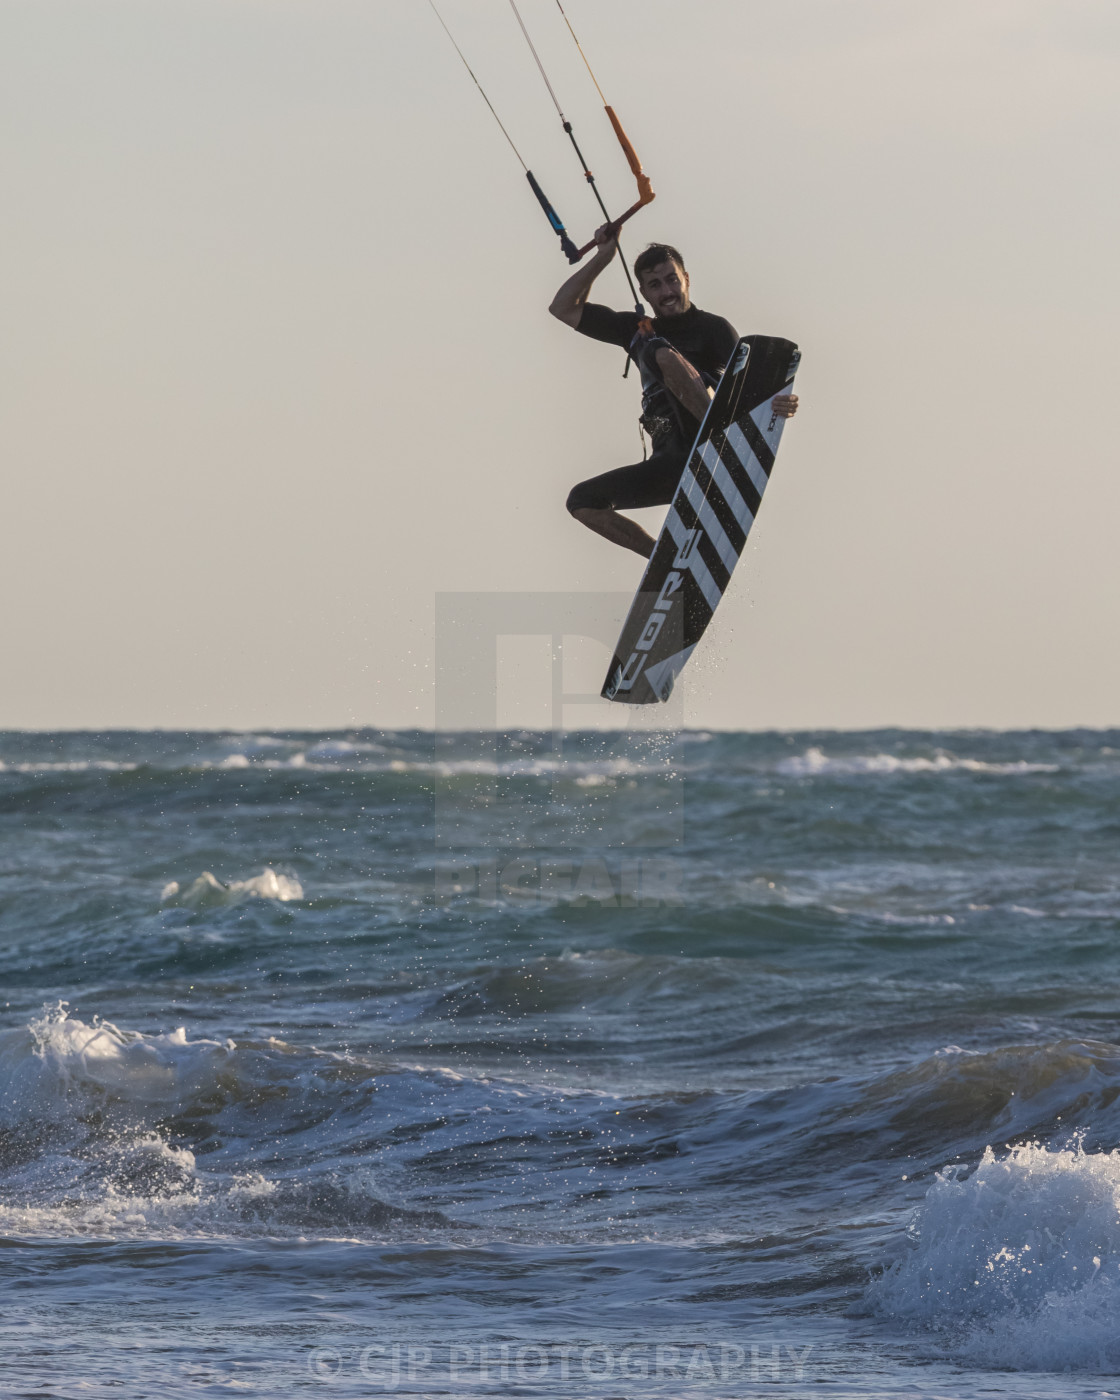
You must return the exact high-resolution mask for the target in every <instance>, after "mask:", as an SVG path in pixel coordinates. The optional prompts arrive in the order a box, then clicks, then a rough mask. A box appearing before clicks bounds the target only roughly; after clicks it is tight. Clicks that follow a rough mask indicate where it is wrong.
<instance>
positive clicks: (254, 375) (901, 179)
mask: <svg viewBox="0 0 1120 1400" xmlns="http://www.w3.org/2000/svg"><path fill="white" fill-rule="evenodd" d="M565 8H566V10H567V13H568V16H569V18H570V19H571V21H572V24H573V26H574V27H575V29H576V32H577V33H578V34H579V36H580V39H581V41H582V42H583V45H584V48H585V49H586V50H587V53H588V55H589V57H590V58H591V61H592V64H593V65H594V67H595V70H596V75H597V77H598V78H599V81H600V83H601V84H602V86H603V89H604V91H605V93H606V96H607V98H608V100H610V101H611V102H612V104H613V106H614V107H615V108H616V110H617V111H618V113H619V116H620V118H621V119H622V121H623V123H624V124H625V126H626V127H627V130H628V131H629V134H630V136H631V138H632V140H633V141H634V144H635V146H636V147H637V149H638V152H639V154H640V155H641V157H642V159H643V161H644V163H645V167H646V169H647V171H648V172H649V174H650V175H651V177H652V179H653V183H654V188H655V189H656V191H657V200H656V202H655V203H654V204H653V205H652V206H650V208H648V209H646V210H644V211H643V212H642V214H641V215H640V216H638V218H636V219H635V220H634V221H633V223H632V225H631V226H630V227H629V228H628V229H627V232H626V237H625V238H624V249H626V250H627V251H628V252H629V256H630V258H631V260H632V259H633V257H634V256H635V255H636V253H637V252H638V251H640V249H641V247H642V246H643V245H644V243H645V242H646V241H652V240H665V241H668V242H671V243H674V244H676V245H677V246H678V247H680V248H681V249H682V251H683V253H684V256H685V259H686V261H687V263H688V267H689V271H690V273H691V276H692V295H693V299H694V301H695V303H696V304H697V305H698V306H701V307H702V308H704V309H705V310H710V311H714V312H717V313H719V314H721V315H723V316H726V317H727V318H728V319H729V320H731V321H732V323H733V324H734V325H735V326H736V327H737V328H738V329H739V330H740V332H743V333H747V332H752V331H753V332H761V333H764V334H771V335H781V336H785V337H787V338H789V339H792V340H796V341H797V342H798V343H799V344H800V346H801V348H802V353H803V361H802V369H801V372H800V374H799V376H798V385H797V387H798V391H799V394H800V397H801V403H802V408H801V412H800V413H799V415H798V417H797V419H796V420H795V421H794V422H793V423H792V424H791V425H790V426H789V427H788V428H787V430H786V434H785V438H784V441H783V445H782V450H781V453H780V455H779V458H778V462H777V466H776V469H775V474H774V479H773V482H772V484H771V487H770V489H769V490H768V492H767V496H766V504H765V509H764V510H763V511H762V513H761V515H760V517H759V522H758V524H757V526H756V528H755V530H754V532H753V534H752V536H751V540H750V542H749V545H748V548H747V550H746V552H745V554H744V558H743V560H742V562H741V563H740V566H739V569H738V571H737V573H736V575H735V578H734V580H733V583H732V586H731V588H730V589H729V590H728V593H727V595H726V597H725V599H724V601H723V604H722V605H721V608H720V610H719V613H718V614H717V616H716V619H715V621H714V623H713V626H712V628H711V629H710V630H709V632H708V634H707V636H706V637H705V639H704V641H703V643H702V644H701V650H700V651H698V653H697V656H696V658H695V659H694V662H693V663H692V664H691V665H690V667H689V668H688V670H687V671H686V673H685V675H684V677H683V678H682V680H681V682H680V687H681V691H682V693H681V695H680V697H679V710H678V715H679V718H680V719H681V720H683V722H685V723H687V724H689V725H693V726H698V727H707V728H717V727H718V728H735V729H740V728H741V729H764V728H780V729H799V728H823V727H843V728H852V727H856V728H862V727H872V726H881V725H903V726H916V727H933V728H954V727H964V726H970V727H971V726H982V727H994V728H1006V727H1015V728H1018V727H1029V726H1041V727H1058V726H1063V727H1064V726H1073V725H1091V726H1108V725H1118V724H1120V648H1118V646H1117V636H1118V633H1120V625H1118V624H1120V588H1118V583H1120V550H1118V549H1117V546H1116V533H1117V527H1116V521H1117V518H1118V516H1120V472H1118V470H1117V468H1118V465H1120V462H1118V457H1120V454H1118V452H1117V448H1116V446H1115V426H1114V400H1115V389H1114V385H1115V382H1116V379H1117V371H1118V369H1120V351H1118V349H1117V324H1118V321H1120V315H1118V313H1120V295H1118V292H1120V259H1118V258H1117V256H1116V249H1117V247H1118V246H1120V217H1118V216H1120V192H1118V190H1120V186H1118V181H1117V171H1116V157H1115V150H1116V143H1117V136H1118V134H1120V133H1118V127H1120V7H1117V5H1116V4H1115V0H938V3H937V4H936V5H929V4H927V3H919V0H798V3H797V4H796V5H791V4H789V3H778V0H693V3H690V4H688V5H682V4H681V3H680V0H566V4H565ZM441 10H442V12H443V14H444V17H445V19H446V20H447V23H448V25H449V26H450V27H451V29H452V31H453V32H454V34H455V36H456V38H457V39H458V41H459V44H460V45H461V47H462V48H463V49H464V51H465V52H466V54H467V57H468V58H469V60H470V61H471V64H472V66H473V67H474V69H475V72H476V73H477V74H478V76H479V78H480V80H481V81H482V83H483V84H484V86H485V87H486V88H487V91H488V93H489V95H490V97H491V100H492V101H493V102H494V105H495V107H496V108H497V109H498V111H499V113H500V114H501V115H502V117H503V120H504V121H505V123H506V125H507V127H508V128H509V129H510V132H511V135H512V136H513V137H514V140H515V141H516V142H517V144H518V146H519V148H520V149H521V150H522V153H523V154H524V155H525V157H526V159H527V160H528V161H529V164H530V165H531V166H532V168H533V169H534V172H535V173H536V175H537V176H538V178H539V179H540V180H541V182H542V184H543V185H544V187H545V189H546V190H547V191H548V193H549V195H550V197H551V198H552V200H553V202H554V203H555V204H556V206H557V208H558V209H559V210H560V212H561V214H562V215H563V216H564V218H565V221H566V222H567V224H568V226H569V228H570V229H571V231H572V232H573V234H574V236H575V237H576V238H577V239H578V240H581V241H582V240H583V239H586V238H587V237H589V236H590V233H591V231H592V229H593V227H594V225H595V224H596V222H598V220H597V218H596V209H595V206H594V204H593V202H592V201H591V198H590V196H589V193H588V191H587V190H586V188H585V185H584V182H583V179H582V176H581V174H580V171H579V169H578V167H577V166H576V163H575V160H574V157H573V156H572V154H571V151H570V149H569V148H568V146H567V142H566V140H565V138H564V135H563V132H562V131H561V130H560V128H559V123H558V121H557V118H556V114H555V111H554V109H553V108H552V106H551V103H550V101H549V98H548V94H547V92H546V91H545V89H544V86H543V84H542V83H541V81H540V77H539V75H538V73H537V71H536V69H535V67H534V66H533V63H532V59H531V56H530V55H529V53H528V50H527V49H526V48H525V45H524V41H523V40H522V38H521V35H520V31H519V30H518V28H517V25H516V21H515V19H514V17H513V15H512V12H511V10H510V8H509V6H508V4H507V3H506V0H442V4H441ZM522 12H523V14H524V17H525V20H526V23H527V24H528V25H529V26H530V28H531V30H532V32H533V34H534V37H535V39H536V40H537V43H538V47H539V49H540V51H541V54H542V57H543V58H544V60H545V62H546V64H547V66H548V69H549V73H550V76H551V77H552V80H553V83H554V86H555V87H556V88H557V91H558V93H559V94H560V97H561V100H562V102H563V103H564V105H565V110H566V112H567V114H568V116H569V117H570V118H571V119H572V121H573V122H574V124H575V127H576V131H577V134H578V135H579V137H580V140H581V145H582V146H583V148H584V150H585V153H586V154H587V156H588V158H589V160H590V162H591V164H592V167H593V169H595V171H596V174H597V176H598V178H599V182H600V185H601V187H602V188H603V191H604V194H605V196H606V197H607V199H608V202H609V203H610V204H611V206H612V207H613V208H618V207H621V206H623V205H624V204H628V203H630V202H631V200H632V199H633V197H634V196H633V183H632V179H631V177H630V175H629V172H628V170H627V168H626V166H625V163H624V161H623V159H622V156H621V153H620V151H619V149H618V147H617V145H616V144H615V143H614V139H613V136H612V135H611V132H610V129H609V127H608V125H607V123H606V120H605V118H604V116H603V113H602V109H601V107H600V105H599V102H598V98H597V95H596V93H595V90H594V88H593V87H592V85H591V82H590V80H589V78H588V76H587V74H586V71H585V70H584V69H583V67H582V64H581V62H580V59H579V55H578V53H576V51H575V49H574V46H573V45H572V44H571V41H570V39H569V38H568V36H567V31H566V30H565V29H564V27H563V21H562V19H561V16H560V14H559V11H558V8H557V6H556V5H555V3H554V0H522ZM0 179H2V181H3V188H4V191H5V200H4V205H5V207H4V213H3V215H2V218H0V264H2V269H3V275H2V277H0V317H2V323H3V331H4V333H3V336H2V337H0V356H2V364H0V452H2V457H3V462H4V490H3V523H4V529H3V548H2V550H0V587H2V590H3V597H4V599H5V603H6V606H5V607H4V608H3V609H2V610H0V658H2V660H0V666H2V671H0V675H2V684H0V728H40V729H47V728H107V727H138V728H150V727H160V728H188V727H200V728H218V727H231V728H338V727H343V726H358V725H371V726H382V727H395V726H429V725H431V724H432V723H433V722H434V720H435V717H436V707H437V704H438V706H439V709H440V715H441V723H452V724H453V723H454V722H455V721H456V717H457V716H458V718H459V719H461V720H462V722H464V723H468V722H474V720H473V719H472V717H477V714H478V707H477V705H476V704H474V702H473V701H472V700H471V699H470V697H469V696H467V692H468V691H469V690H470V689H471V687H472V686H475V685H476V683H478V677H477V675H473V674H472V676H471V677H461V676H458V675H457V673H456V671H455V667H456V666H460V665H464V664H467V663H465V662H463V660H462V651H463V649H462V648H461V647H459V648H452V651H454V657H450V656H449V654H448V651H447V647H446V645H445V646H444V648H443V650H444V657H443V660H442V662H441V657H440V655H439V650H440V648H439V647H438V646H437V644H436V630H435V617H436V613H437V607H438V608H444V609H445V610H446V609H449V610H450V611H449V612H446V613H445V615H446V616H461V615H463V614H462V610H463V609H464V608H465V609H467V613H468V614H469V613H470V610H471V608H474V609H475V613H476V614H477V617H481V618H483V620H484V621H485V618H492V619H497V621H496V622H495V623H494V625H495V626H496V627H497V628H498V631H499V632H500V631H501V627H502V626H503V625H505V624H502V622H501V618H502V617H503V616H505V615H506V612H507V611H508V612H509V613H510V615H513V614H514V613H516V614H517V615H518V616H519V617H522V615H523V614H524V612H525V608H526V607H527V606H529V605H530V604H532V601H533V597H534V596H537V595H539V597H540V607H541V611H540V616H541V618H542V622H541V624H540V629H539V631H540V635H538V634H537V633H536V632H534V631H533V630H532V629H533V628H534V627H535V625H536V624H535V623H534V622H533V616H535V614H531V615H530V616H529V620H528V621H527V622H526V621H525V620H524V618H523V617H522V621H521V622H519V623H518V624H517V626H516V627H514V626H513V625H512V624H511V627H510V635H509V636H502V637H499V639H498V645H497V655H498V658H499V665H500V667H501V668H502V670H501V675H500V677H499V685H498V691H499V701H498V703H499V706H500V715H499V719H500V721H501V722H502V723H503V724H515V723H523V724H537V723H542V724H548V723H550V722H551V721H552V720H553V719H555V718H556V716H555V715H554V714H553V712H552V711H551V710H550V709H549V705H550V696H551V690H550V689H549V686H550V681H549V679H548V678H549V676H550V674H551V672H550V671H549V669H548V668H549V662H550V643H549V642H548V640H547V639H544V640H542V637H543V634H547V633H549V632H550V630H551V629H553V628H554V626H555V625H559V624H555V621H554V620H555V616H556V615H557V614H556V600H555V599H554V600H553V602H549V601H548V600H547V599H546V598H545V596H544V595H550V594H551V595H558V596H559V598H560V600H561V602H562V601H563V599H564V598H565V597H567V598H568V601H569V603H570V605H571V609H572V616H573V617H575V616H576V615H577V614H580V615H583V614H588V615H590V613H594V615H595V617H596V618H597V619H598V621H597V622H596V623H595V628H597V629H598V633H597V636H596V637H593V638H588V637H584V638H583V639H582V640H581V639H578V638H577V637H576V636H575V635H574V634H573V637H572V639H571V641H570V645H569V646H568V648H567V651H566V656H567V657H568V661H567V663H566V666H565V674H564V680H563V686H564V689H565V690H567V691H569V692H572V691H587V690H592V691H596V690H597V689H598V686H599V684H600V683H601V679H602V673H605V670H606V662H607V660H608V659H609V653H610V646H609V640H611V634H612V633H613V631H615V630H616V629H617V627H618V626H619V625H620V624H621V621H622V616H623V614H624V611H625V600H626V598H627V596H628V595H629V594H631V593H632V591H633V589H634V588H635V587H636V585H637V582H638V579H639V577H640V573H641V561H640V559H638V558H637V556H635V555H632V554H629V553H627V552H625V551H622V550H619V549H615V548H612V547H611V546H610V545H608V544H607V543H606V542H605V541H603V540H601V539H599V538H597V537H595V536H593V535H592V534H591V533H590V532H589V531H587V530H585V529H583V528H582V527H581V526H579V525H578V524H577V523H576V522H574V521H573V520H572V519H571V518H570V517H569V516H568V515H567V513H566V512H565V510H564V499H565V496H566V494H567V492H568V489H569V488H570V486H571V485H573V484H574V483H575V482H576V481H579V480H581V479H583V478H585V477H588V476H591V475H595V474H597V473H598V472H600V471H605V470H608V469H610V468H612V467H614V466H619V465H623V464H626V463H629V462H633V461H635V460H637V459H638V458H639V456H640V448H639V445H638V434H637V430H636V415H637V409H638V403H637V399H638V391H637V385H636V383H635V382H634V377H633V376H631V377H630V378H629V379H626V380H624V379H623V378H622V376H621V369H622V365H621V356H620V354H619V352H617V351H616V350H613V349H611V348H610V347H606V346H602V345H598V344H595V343H593V342H591V341H588V340H587V339H586V338H583V337H579V336H577V335H574V334H573V333H572V332H571V331H570V330H569V329H568V328H567V327H565V326H563V325H561V324H560V323H559V322H557V321H555V320H553V319H552V318H551V317H549V316H548V314H547V306H548V303H549V301H550V299H551V297H552V294H553V292H554V291H555V289H556V287H557V286H558V285H559V284H560V282H561V281H562V280H563V279H564V277H565V276H566V275H567V273H568V267H567V264H566V263H565V261H564V259H563V258H562V256H561V254H560V252H559V248H558V245H557V241H556V239H555V237H554V235H552V234H551V232H550V231H549V229H548V226H547V224H546V223H545V221H544V219H543V217H542V215H541V213H540V210H539V208H538V207H537V205H536V203H535V201H534V200H533V198H532V195H531V193H530V192H529V190H528V188H527V186H526V182H525V180H524V177H523V175H522V172H521V170H520V167H519V166H518V164H517V162H516V160H515V158H514V156H513V154H512V153H511V152H510V150H509V148H508V146H506V144H505V142H504V141H503V139H502V137H501V133H500V132H499V131H498V129H497V127H496V126H495V124H494V122H493V118H492V117H491V116H490V114H489V113H488V112H487V110H486V108H485V106H484V105H483V103H482V101H481V99H480V98H479V96H478V93H477V91H476V90H475V88H474V87H473V85H472V84H471V82H470V79H469V78H468V76H467V75H466V73H465V72H464V71H463V69H462V67H461V65H460V63H459V60H458V58H457V57H456V56H455V53H454V51H453V49H452V48H451V46H450V44H449V43H448V41H447V38H446V36H445V35H444V34H443V32H442V30H441V29H440V28H439V26H438V24H437V22H436V20H435V17H434V16H433V14H432V12H431V10H430V8H429V6H428V4H427V3H426V0H361V2H360V3H359V0H3V3H2V4H0ZM594 295H595V297H596V299H598V300H602V301H605V302H607V303H608V304H610V305H614V306H619V307H625V306H626V305H627V304H628V293H627V291H626V286H625V282H624V281H623V278H622V274H621V272H620V271H619V270H618V269H617V268H611V269H608V271H607V272H605V273H604V274H603V277H602V278H601V280H600V282H599V283H598V284H597V285H596V290H595V293H594ZM639 518H640V519H641V520H642V523H643V524H645V525H646V526H647V528H654V529H655V528H656V526H657V524H658V523H659V518H660V516H659V513H657V512H642V513H640V515H639ZM483 594H489V595H493V596H492V597H491V598H490V599H486V598H479V597H473V601H472V595H483ZM570 595H580V596H579V597H572V596H570ZM439 599H442V600H443V601H442V602H440V601H438V600H439ZM526 599H528V600H529V602H528V603H526ZM457 610H458V611H457ZM504 610H505V611H504ZM548 619H552V620H548ZM476 621H477V618H476ZM479 625H482V624H481V623H480V624H479ZM487 625H488V624H487ZM572 625H573V626H574V625H575V624H574V623H573V624H572ZM519 627H520V628H524V629H526V630H525V632H524V635H521V634H518V635H513V634H514V633H516V632H517V628H519ZM595 628H592V629H591V630H593V631H594V630H595ZM483 630H485V626H483ZM487 655H491V653H490V652H487ZM476 670H477V668H476ZM460 691H462V693H463V695H464V696H465V697H466V698H465V699H464V701H463V705H462V707H461V709H460V707H458V698H459V694H460ZM629 714H630V712H629V711H622V710H621V708H620V707H615V706H608V705H607V704H606V703H605V702H604V703H602V704H600V705H595V704H584V705H581V706H579V707H576V708H571V707H569V709H568V710H567V711H566V712H565V715H564V716H563V722H564V723H567V724H573V723H576V724H581V725H582V724H593V725H619V724H624V723H625V722H626V721H627V719H628V717H629ZM479 722H484V720H481V721H479Z"/></svg>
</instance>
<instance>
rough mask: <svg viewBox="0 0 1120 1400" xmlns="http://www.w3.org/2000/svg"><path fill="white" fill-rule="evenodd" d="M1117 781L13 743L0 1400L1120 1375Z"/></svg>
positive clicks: (338, 748) (153, 737)
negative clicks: (17, 1399)
mask: <svg viewBox="0 0 1120 1400" xmlns="http://www.w3.org/2000/svg"><path fill="white" fill-rule="evenodd" d="M1118 799H1120V733H1102V732H1087V731H1078V732H1069V733H1059V734H1051V733H1015V734H996V733H951V734H950V733H938V734H925V733H913V732H899V731H882V732H876V733H863V734H834V733H812V734H789V735H744V734H700V733H686V734H683V735H675V736H674V735H664V736H658V735H651V734H645V735H643V734H632V735H629V736H627V735H618V734H615V735H592V734H583V735H579V734H569V735H565V736H562V738H557V737H556V736H552V735H543V734H532V733H511V734H500V735H490V736H479V735H466V734H460V735H455V734H441V735H436V736H433V735H431V734H422V733H375V732H354V733H346V734H331V735H324V734H295V733H292V734H258V735H246V734H138V733H137V734H131V733H112V734H35V735H31V734H16V733H8V734H0V970H2V982H0V989H2V990H0V1012H2V1016H3V1021H2V1022H0V1026H2V1029H0V1279H2V1282H3V1289H4V1306H3V1308H2V1309H0V1338H2V1341H3V1365H2V1366H0V1393H2V1394H5V1395H20V1396H22V1395H32V1394H33V1395H36V1396H40V1395H41V1396H52V1395H53V1396H66V1397H72V1396H76V1395H81V1396H91V1397H97V1396H101V1395H105V1396H109V1395H112V1396H114V1397H124V1398H125V1400H133V1397H136V1398H137V1400H139V1397H149V1396H152V1395H157V1394H158V1395H162V1396H180V1395H183V1396H186V1395H205V1394H216V1395H219V1394H220V1395H225V1394H234V1395H243V1396H261V1397H271V1396H287V1395H299V1396H308V1395H321V1396H324V1397H325V1396H346V1397H351V1396H353V1397H358V1396H361V1397H366V1396H369V1395H376V1394H402V1395H405V1394H407V1395H411V1396H448V1395H450V1396H474V1395H479V1396H482V1395H521V1396H545V1395H547V1396H573V1397H584V1396H602V1397H604V1400H606V1398H607V1397H611V1398H612V1400H618V1397H622V1396H647V1395H648V1396H666V1397H670V1396H672V1397H677V1396H690V1397H691V1396H706V1397H709V1396H710V1397H746V1396H755V1395H774V1396H781V1397H807V1396H817V1397H820V1396H841V1397H855V1396H864V1395H875V1396H881V1395H882V1396H887V1395H890V1396H894V1395H899V1394H907V1395H921V1396H954V1397H958V1396H959V1397H973V1396H980V1395H1013V1396H1039V1397H1041V1396H1090V1395H1093V1396H1100V1395H1107V1394H1117V1393H1120V1102H1118V1100H1120V1044H1118V1043H1120V806H1118Z"/></svg>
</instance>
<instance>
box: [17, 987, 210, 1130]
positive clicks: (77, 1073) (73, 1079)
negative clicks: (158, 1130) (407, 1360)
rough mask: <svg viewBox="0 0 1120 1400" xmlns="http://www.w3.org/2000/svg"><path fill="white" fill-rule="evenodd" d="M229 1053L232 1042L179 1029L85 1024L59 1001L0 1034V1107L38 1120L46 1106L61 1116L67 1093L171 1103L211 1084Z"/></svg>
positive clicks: (65, 1112)
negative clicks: (147, 1030)
mask: <svg viewBox="0 0 1120 1400" xmlns="http://www.w3.org/2000/svg"><path fill="white" fill-rule="evenodd" d="M233 1049H234V1045H233V1042H232V1041H226V1042H222V1041H217V1040H193V1041H189V1040H188V1039H187V1035H186V1031H185V1029H184V1028H182V1027H179V1028H178V1029H177V1030H173V1031H167V1032H165V1033H164V1034H162V1035H143V1034H141V1033H140V1032H139V1031H126V1030H121V1029H120V1028H119V1027H117V1026H115V1025H113V1023H112V1022H111V1021H102V1020H98V1019H95V1020H94V1021H93V1022H92V1023H91V1024H87V1023H86V1022H85V1021H81V1020H78V1019H77V1018H73V1019H72V1018H71V1017H70V1016H69V1015H68V1014H67V1010H66V1003H65V1002H61V1001H60V1002H58V1003H56V1004H55V1005H54V1006H52V1007H46V1008H44V1010H43V1013H42V1015H40V1016H38V1017H36V1018H35V1019H34V1020H33V1021H31V1022H30V1023H29V1025H28V1026H27V1028H26V1029H25V1030H13V1031H5V1032H4V1033H3V1035H2V1036H0V1110H2V1111H3V1112H4V1113H5V1114H6V1115H8V1116H10V1117H14V1118H21V1117H26V1116H27V1115H28V1114H29V1113H30V1114H33V1115H34V1116H36V1117H39V1116H43V1115H46V1114H48V1112H49V1110H50V1107H51V1106H52V1105H53V1106H54V1107H55V1108H56V1109H58V1110H59V1111H60V1112H61V1114H62V1116H63V1117H66V1116H68V1115H69V1114H70V1111H71V1108H72V1104H71V1096H72V1095H73V1094H74V1093H78V1094H79V1095H81V1096H83V1097H87V1098H88V1097H92V1098H93V1099H95V1100H97V1101H98V1102H102V1103H104V1102H107V1101H113V1102H128V1103H130V1104H152V1103H164V1102H173V1101H177V1100H178V1098H179V1096H180V1095H181V1094H182V1092H183V1089H184V1086H185V1085H186V1086H187V1087H189V1086H190V1085H191V1084H193V1083H194V1082H195V1081H198V1082H200V1083H203V1084H205V1083H209V1082H211V1081H212V1078H213V1073H214V1068H213V1067H214V1063H215V1059H216V1058H217V1059H218V1060H224V1059H225V1058H226V1057H227V1056H228V1055H229V1053H230V1052H231V1051H232V1050H233Z"/></svg>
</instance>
